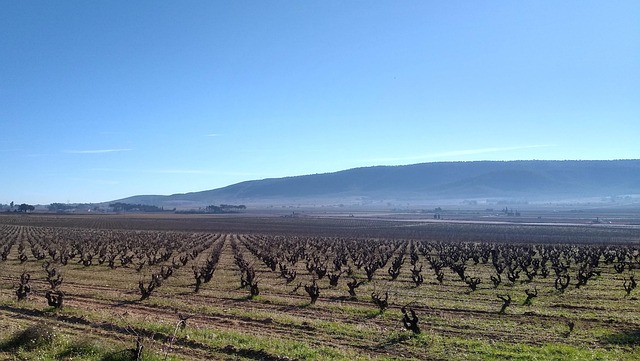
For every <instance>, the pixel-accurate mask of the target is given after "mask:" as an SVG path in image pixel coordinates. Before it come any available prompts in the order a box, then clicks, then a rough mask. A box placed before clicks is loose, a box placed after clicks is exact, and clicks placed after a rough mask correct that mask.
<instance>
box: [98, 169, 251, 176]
mask: <svg viewBox="0 0 640 361" xmlns="http://www.w3.org/2000/svg"><path fill="white" fill-rule="evenodd" d="M89 171H93V172H111V173H146V174H196V175H219V176H262V174H257V173H248V172H225V171H218V170H209V169H177V168H168V169H116V168H90V169H89Z"/></svg>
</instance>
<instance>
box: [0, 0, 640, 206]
mask: <svg viewBox="0 0 640 361" xmlns="http://www.w3.org/2000/svg"><path fill="white" fill-rule="evenodd" d="M638 14H640V3H638V2H635V1H619V2H615V3H602V2H597V1H569V2H564V3H557V2H551V1H542V2H516V3H513V2H507V1H497V2H491V3H476V2H468V3H461V2H446V3H437V2H433V3H432V2H418V1H411V2H405V3H402V4H399V3H383V2H374V3H366V4H364V3H342V2H322V3H285V2H273V3H250V2H233V3H228V4H226V3H209V2H200V1H195V2H187V3H182V2H181V3H169V2H166V3H164V2H160V3H158V2H151V1H143V2H136V3H129V2H108V3H92V4H88V3H84V2H80V1H69V2H64V3H46V2H39V3H34V2H27V3H25V2H4V3H3V4H1V5H0V31H1V32H2V34H3V37H2V39H0V44H2V49H3V56H2V57H0V81H1V84H2V86H0V119H2V124H3V125H4V127H3V130H4V132H3V137H2V139H0V155H2V156H1V157H0V176H1V177H2V179H3V187H2V188H0V203H9V202H11V201H15V202H16V203H30V204H35V203H40V204H48V203H51V202H67V201H69V202H72V203H81V202H87V203H89V202H104V201H108V200H114V199H120V198H125V197H129V196H133V195H139V194H174V193H185V192H194V191H202V190H207V189H215V188H220V187H224V186H228V185H231V184H235V183H238V182H242V181H247V180H255V179H264V178H277V177H284V176H296V175H305V174H315V173H327V172H334V171H340V170H345V169H350V168H356V167H367V166H376V165H403V164H415V163H424V162H439V161H477V160H533V159H538V160H566V159H576V160H581V159H583V160H609V159H637V158H640V143H639V142H638V141H637V139H636V138H637V135H638V134H640V122H639V121H638V119H640V104H639V103H638V102H637V99H640V88H639V87H638V86H637V84H638V80H640V66H639V65H638V64H640V51H638V50H640V48H638V39H640V27H639V26H638V21H639V20H640V19H639V15H638Z"/></svg>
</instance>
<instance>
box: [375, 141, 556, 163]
mask: <svg viewBox="0 0 640 361" xmlns="http://www.w3.org/2000/svg"><path fill="white" fill-rule="evenodd" d="M549 147H555V145H553V144H536V145H523V146H516V147H486V148H475V149H460V150H450V151H445V152H436V153H428V154H419V155H412V156H406V157H382V158H373V159H367V161H369V162H411V161H426V160H435V159H442V158H451V157H463V156H468V155H479V154H486V153H501V152H511V151H516V150H525V149H534V148H549Z"/></svg>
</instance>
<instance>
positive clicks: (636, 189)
mask: <svg viewBox="0 0 640 361" xmlns="http://www.w3.org/2000/svg"><path fill="white" fill-rule="evenodd" d="M627 194H640V160H611V161H505V162H495V161H481V162H438V163H421V164H413V165H405V166H376V167H366V168H354V169H349V170H344V171H340V172H335V173H325V174H313V175H304V176H296V177H286V178H272V179H263V180H253V181H246V182H241V183H237V184H233V185H230V186H227V187H224V188H218V189H213V190H207V191H201V192H193V193H184V194H173V195H170V196H158V195H149V196H134V197H130V198H125V199H121V200H118V201H121V202H127V203H143V204H153V205H158V206H165V207H167V206H172V205H173V206H180V205H207V204H219V203H234V204H238V203H243V204H260V203H261V204H265V203H273V204H285V203H301V202H304V203H309V202H311V203H323V202H330V201H339V200H344V203H345V204H347V203H349V200H351V201H355V200H357V201H358V202H363V201H367V202H373V201H394V200H403V201H406V200H414V201H428V200H446V199H474V198H477V199H482V198H503V199H508V198H515V199H526V200H530V201H534V200H562V199H569V198H584V197H603V196H617V195H627Z"/></svg>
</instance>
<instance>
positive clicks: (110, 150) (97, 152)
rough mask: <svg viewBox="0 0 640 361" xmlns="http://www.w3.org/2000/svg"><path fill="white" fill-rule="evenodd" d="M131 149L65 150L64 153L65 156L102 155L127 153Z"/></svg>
mask: <svg viewBox="0 0 640 361" xmlns="http://www.w3.org/2000/svg"><path fill="white" fill-rule="evenodd" d="M131 150H133V149H129V148H121V149H88V150H65V151H64V153H67V154H104V153H117V152H128V151H131Z"/></svg>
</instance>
